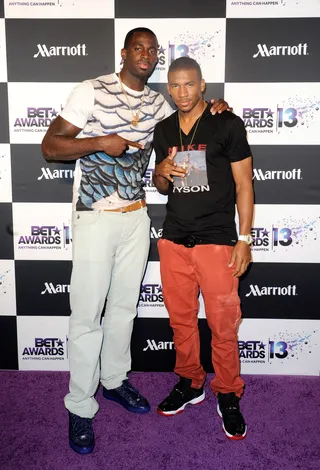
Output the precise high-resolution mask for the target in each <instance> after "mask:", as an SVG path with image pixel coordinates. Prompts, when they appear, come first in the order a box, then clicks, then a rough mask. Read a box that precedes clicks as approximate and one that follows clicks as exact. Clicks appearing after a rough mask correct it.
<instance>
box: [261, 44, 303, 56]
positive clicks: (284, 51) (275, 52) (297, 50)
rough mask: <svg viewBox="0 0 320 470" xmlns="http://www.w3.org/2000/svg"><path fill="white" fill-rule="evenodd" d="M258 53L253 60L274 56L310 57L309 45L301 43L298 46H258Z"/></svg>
mask: <svg viewBox="0 0 320 470" xmlns="http://www.w3.org/2000/svg"><path fill="white" fill-rule="evenodd" d="M257 48H258V50H257V52H256V53H255V54H253V56H252V57H253V58H254V59H256V58H257V57H274V56H291V55H293V56H296V55H308V54H309V53H308V52H307V49H308V44H307V43H306V42H305V43H304V44H302V43H300V44H298V45H297V46H270V47H268V46H267V44H258V45H257Z"/></svg>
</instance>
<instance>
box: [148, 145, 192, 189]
mask: <svg viewBox="0 0 320 470" xmlns="http://www.w3.org/2000/svg"><path fill="white" fill-rule="evenodd" d="M176 154H177V147H173V149H172V152H171V155H169V156H168V157H167V158H165V159H164V160H162V162H161V163H160V164H159V165H157V166H156V171H155V176H162V177H163V178H166V179H167V180H168V181H171V183H173V178H172V176H179V177H180V178H183V177H184V176H185V175H186V173H187V171H188V170H185V169H184V168H181V167H180V166H177V164H176V162H175V161H174V157H175V156H176Z"/></svg>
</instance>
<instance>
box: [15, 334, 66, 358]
mask: <svg viewBox="0 0 320 470" xmlns="http://www.w3.org/2000/svg"><path fill="white" fill-rule="evenodd" d="M64 343H65V341H61V339H60V338H35V339H34V345H33V346H30V347H29V346H28V347H25V348H24V349H23V352H22V359H23V360H27V359H29V360H63V359H64V355H65V347H64Z"/></svg>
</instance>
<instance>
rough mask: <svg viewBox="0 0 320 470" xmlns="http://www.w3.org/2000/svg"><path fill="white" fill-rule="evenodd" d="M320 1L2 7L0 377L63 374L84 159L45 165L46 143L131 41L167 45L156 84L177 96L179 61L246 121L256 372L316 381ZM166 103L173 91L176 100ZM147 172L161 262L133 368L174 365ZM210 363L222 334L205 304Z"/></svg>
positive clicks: (247, 294)
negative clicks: (55, 122)
mask: <svg viewBox="0 0 320 470" xmlns="http://www.w3.org/2000/svg"><path fill="white" fill-rule="evenodd" d="M319 16H320V3H319V1H317V0H300V1H298V0H286V1H284V0H279V1H260V2H251V1H241V2H240V1H229V0H228V1H225V0H216V1H214V2H203V3H199V2H194V1H189V0H175V2H172V1H170V2H169V0H162V1H161V2H150V1H147V0H140V1H139V2H130V1H129V0H90V2H88V1H86V0H53V1H38V2H29V1H9V0H6V1H5V2H3V1H0V103H1V106H0V122H1V126H0V220H1V225H0V368H4V369H21V370H23V369H40V370H66V369H67V368H68V358H67V332H68V316H69V314H70V310H69V303H68V292H69V280H70V272H71V247H72V233H71V227H70V225H71V223H70V221H71V193H72V182H73V169H74V164H73V163H66V164H63V163H48V162H46V161H45V160H44V159H43V157H42V155H41V148H40V143H41V140H42V138H43V136H44V133H45V131H46V129H47V127H48V125H49V124H50V122H51V121H52V119H54V118H55V117H56V116H57V114H58V113H59V112H60V110H61V108H62V106H63V105H64V103H65V100H66V98H67V96H68V94H69V92H70V91H71V90H72V88H73V87H74V85H75V84H77V83H79V82H80V81H82V80H84V79H88V78H94V77H96V76H99V75H102V74H105V73H111V72H113V71H119V69H120V49H121V47H122V46H123V41H124V37H125V34H126V33H127V32H128V31H129V30H130V29H132V28H134V27H137V26H146V27H149V28H151V29H152V30H153V31H154V32H155V33H156V35H157V37H158V40H159V45H160V50H159V62H158V65H157V67H156V69H155V71H154V73H153V75H152V77H151V78H150V80H149V84H150V86H151V87H152V88H154V89H155V90H160V91H161V92H163V93H164V94H165V95H166V96H167V93H166V87H165V83H166V74H167V69H168V65H169V64H170V63H171V61H172V60H174V59H175V58H177V57H179V56H181V55H189V56H190V57H193V58H195V59H196V60H197V61H198V62H199V63H200V65H201V68H202V71H203V75H204V78H205V80H206V82H207V88H206V95H205V97H206V98H207V99H209V98H212V97H214V98H219V97H224V98H225V99H226V100H227V101H228V103H229V104H230V105H231V106H233V108H234V112H235V113H236V114H238V115H239V116H241V118H242V119H243V120H244V122H245V125H246V128H247V132H248V140H249V142H250V144H251V146H252V151H253V155H254V185H255V195H256V210H255V221H254V227H253V230H252V233H253V236H254V239H255V243H254V247H253V259H254V263H253V264H252V266H251V268H250V269H249V272H248V273H247V275H246V276H245V277H244V279H243V280H242V281H241V284H240V295H241V300H242V309H243V317H244V320H243V322H242V324H241V326H240V331H239V352H240V358H241V363H242V372H244V373H257V374H259V373H260V374H266V373H277V374H309V375H313V374H314V375H317V374H318V373H319V359H318V358H319V357H320V355H319V352H320V350H319V349H320V346H319V345H320V332H319V330H320V328H319V326H320V322H319V320H320V312H319V307H318V306H319V303H320V290H319V288H318V282H319V278H320V249H319V248H320V241H319V240H320V179H319V172H320V161H319V150H320V147H319V144H320V133H319V129H320V110H319V107H320V82H319V77H320V62H319V60H318V59H319V52H320V19H319ZM167 97H168V96H167ZM153 168H154V156H152V158H151V161H150V165H149V168H148V170H147V172H146V175H145V183H146V189H147V201H148V205H149V214H150V216H151V220H152V227H151V233H150V236H151V242H152V243H151V251H150V262H149V264H148V268H147V272H146V276H145V278H144V281H143V284H142V289H141V296H140V302H139V309H138V311H139V315H138V318H137V321H136V325H135V328H134V334H133V341H132V354H133V369H135V370H172V367H173V362H174V348H173V343H172V332H171V329H170V327H169V322H168V315H167V312H166V310H165V308H164V305H163V299H162V292H161V280H160V275H159V259H158V253H157V248H156V243H157V240H158V239H159V238H160V237H161V226H162V221H163V216H164V213H165V202H166V199H165V197H163V196H160V195H159V194H158V193H157V192H156V190H155V188H154V187H153V185H152V172H153ZM200 306H201V308H200V314H199V317H200V320H199V324H200V330H201V337H202V340H203V341H202V350H201V356H202V360H203V362H204V364H205V366H206V368H207V369H208V370H210V367H211V366H210V332H209V330H208V327H207V325H206V321H205V319H204V318H205V315H204V309H203V301H202V298H201V297H200Z"/></svg>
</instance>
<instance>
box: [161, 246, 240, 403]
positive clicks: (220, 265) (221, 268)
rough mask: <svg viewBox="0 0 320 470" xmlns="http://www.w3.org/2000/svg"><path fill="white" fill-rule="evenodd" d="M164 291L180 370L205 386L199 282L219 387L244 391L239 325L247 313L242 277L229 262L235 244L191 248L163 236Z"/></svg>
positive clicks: (194, 383)
mask: <svg viewBox="0 0 320 470" xmlns="http://www.w3.org/2000/svg"><path fill="white" fill-rule="evenodd" d="M158 249H159V254H160V270H161V280H162V291H163V297H164V303H165V306H166V308H167V310H168V312H169V317H170V325H171V327H172V329H173V333H174V344H175V348H176V366H175V369H174V371H175V372H176V374H178V375H180V376H182V377H186V378H189V379H192V387H194V388H200V387H201V386H202V385H203V383H204V381H205V377H206V374H205V372H204V370H203V368H202V366H201V364H200V338H199V329H198V310H199V300H198V295H199V288H200V290H201V292H202V295H203V299H204V304H205V311H206V317H207V321H208V324H209V327H210V329H211V332H212V341H211V346H212V363H213V367H214V370H215V377H214V378H213V380H212V381H211V383H210V385H211V389H212V391H213V393H215V394H217V393H218V392H221V393H229V392H235V393H236V395H237V396H239V397H240V396H241V394H242V392H243V386H244V382H243V380H242V379H241V378H240V375H239V374H240V361H239V351H238V326H239V322H240V318H241V309H240V299H239V296H238V285H239V281H238V279H237V278H235V277H233V276H232V273H233V269H234V268H233V267H228V264H229V261H230V257H231V252H232V249H233V248H232V247H231V246H225V245H196V246H195V247H193V248H186V247H185V246H183V245H177V244H175V243H173V242H171V241H169V240H164V239H161V240H159V242H158Z"/></svg>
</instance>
